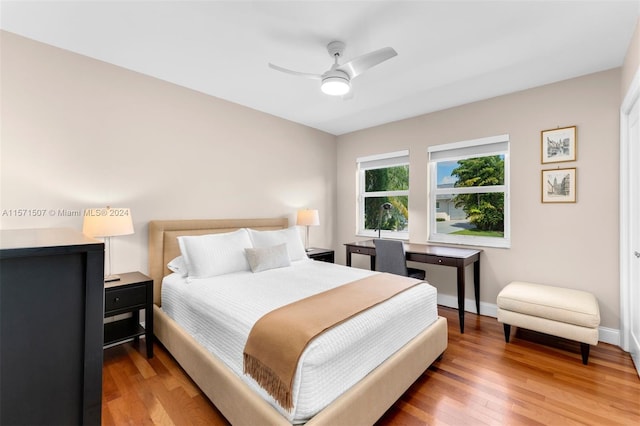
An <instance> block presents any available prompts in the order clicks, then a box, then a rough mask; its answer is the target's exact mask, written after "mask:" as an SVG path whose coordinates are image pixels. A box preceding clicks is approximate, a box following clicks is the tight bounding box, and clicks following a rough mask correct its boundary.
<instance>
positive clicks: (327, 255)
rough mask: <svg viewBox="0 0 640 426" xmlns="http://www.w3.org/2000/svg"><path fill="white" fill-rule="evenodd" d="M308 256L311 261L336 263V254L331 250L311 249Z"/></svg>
mask: <svg viewBox="0 0 640 426" xmlns="http://www.w3.org/2000/svg"><path fill="white" fill-rule="evenodd" d="M307 256H309V259H313V260H319V261H321V262H328V263H334V262H335V252H334V251H333V250H329V249H323V248H317V247H311V248H310V249H309V251H308V252H307Z"/></svg>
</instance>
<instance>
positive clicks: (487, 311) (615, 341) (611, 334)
mask: <svg viewBox="0 0 640 426" xmlns="http://www.w3.org/2000/svg"><path fill="white" fill-rule="evenodd" d="M438 305H442V306H446V307H448V308H454V309H458V298H457V297H456V296H451V295H448V294H439V293H438ZM464 310H465V311H466V312H472V313H474V314H475V313H477V312H476V302H475V301H474V300H473V299H465V300H464ZM480 313H481V315H485V316H488V317H492V318H497V317H498V307H497V306H496V305H495V304H493V303H486V302H480ZM598 340H599V341H600V342H603V343H609V344H611V345H616V346H620V330H616V329H614V328H608V327H598Z"/></svg>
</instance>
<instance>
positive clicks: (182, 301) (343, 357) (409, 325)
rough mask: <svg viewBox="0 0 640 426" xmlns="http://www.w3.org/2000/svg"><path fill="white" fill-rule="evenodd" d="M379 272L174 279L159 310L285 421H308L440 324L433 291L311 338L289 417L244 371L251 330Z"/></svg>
mask: <svg viewBox="0 0 640 426" xmlns="http://www.w3.org/2000/svg"><path fill="white" fill-rule="evenodd" d="M375 273H376V272H371V271H367V270H363V269H357V268H348V267H345V266H341V265H335V264H330V263H325V262H316V261H312V260H301V261H296V262H292V264H291V266H289V267H285V268H278V269H271V270H268V271H263V272H260V273H255V274H254V273H252V272H247V271H242V272H236V273H232V274H227V275H221V276H216V277H212V278H206V279H189V280H187V279H186V278H183V277H180V276H179V275H178V274H171V275H169V276H167V277H165V278H164V281H163V285H162V309H163V310H164V311H165V312H166V313H167V314H168V315H169V316H170V317H171V318H173V319H174V320H175V321H176V322H177V323H178V324H180V325H181V326H182V327H183V328H184V329H185V330H186V331H187V332H189V333H190V334H191V335H192V336H193V337H194V338H195V339H196V340H197V341H198V342H199V343H200V344H202V345H203V346H204V347H205V348H207V349H208V350H209V351H210V352H212V353H213V354H214V355H216V356H217V357H218V358H220V359H221V360H222V361H223V362H224V363H225V364H226V365H227V366H228V367H229V368H230V369H231V370H232V371H234V372H235V373H236V374H237V375H238V376H240V377H241V378H242V379H243V380H244V381H245V382H246V383H247V384H249V386H250V387H251V388H253V389H254V390H255V391H256V392H258V393H259V394H260V395H261V396H263V397H264V398H265V399H266V400H267V401H269V403H270V404H271V405H273V406H274V407H275V408H276V409H277V410H278V411H279V412H280V413H282V415H283V416H284V417H286V418H287V419H288V420H289V421H291V422H292V423H303V422H305V421H307V420H308V419H309V418H311V417H313V415H315V414H316V413H317V412H318V411H320V410H321V409H322V408H324V407H325V406H326V405H328V404H329V403H331V402H332V401H333V400H334V399H335V398H337V397H338V396H340V395H341V394H342V393H343V392H344V391H345V390H347V389H348V388H349V387H351V386H352V385H353V384H355V383H357V382H358V381H359V380H360V379H361V378H362V377H364V376H365V375H366V374H367V373H368V372H369V371H371V370H372V369H374V368H375V367H376V366H377V365H379V364H380V363H382V362H383V361H384V360H385V359H386V358H388V357H389V356H390V355H392V354H393V353H394V352H396V351H397V350H398V349H400V348H401V347H402V346H403V345H404V344H405V343H406V342H408V341H409V340H411V339H412V338H414V337H415V336H416V335H418V334H419V332H420V331H421V330H423V329H425V328H426V327H428V326H429V325H431V324H432V323H433V322H434V321H435V320H436V319H437V316H438V313H437V306H436V289H435V288H434V287H432V286H431V285H429V284H426V283H425V284H421V285H418V286H415V287H413V288H412V289H410V290H407V291H405V292H403V293H401V294H399V295H397V296H395V297H393V298H392V299H390V300H388V301H387V302H385V303H383V304H380V305H377V306H375V307H373V308H371V309H369V310H367V311H365V312H363V313H362V314H360V315H358V316H356V317H354V318H352V319H350V320H348V321H345V322H344V323H342V324H340V325H338V326H336V327H334V328H332V329H331V330H329V331H327V332H326V333H324V334H322V335H320V336H318V337H317V338H316V339H314V340H313V341H312V342H311V343H310V344H309V346H308V347H307V348H306V349H305V351H304V353H303V354H302V356H301V358H300V362H299V364H298V369H297V372H296V378H295V379H294V386H293V402H294V408H293V409H292V410H291V412H288V411H286V410H284V409H283V408H282V407H280V406H279V404H278V403H276V402H275V401H274V400H273V398H272V397H271V396H269V395H268V394H267V393H266V392H265V391H264V390H263V389H262V388H261V387H260V386H259V385H258V384H257V383H256V382H255V381H254V380H253V379H252V378H251V377H249V376H246V375H244V374H243V372H242V370H243V368H242V363H243V357H242V352H243V349H244V345H245V343H246V341H247V337H248V335H249V331H250V330H251V327H252V326H253V324H254V323H255V322H256V321H257V320H258V319H259V318H260V317H262V316H263V315H264V314H266V313H268V312H270V311H272V310H273V309H276V308H278V307H280V306H283V305H286V304H288V303H291V302H294V301H295V300H298V299H301V298H304V297H307V296H310V295H312V294H316V293H319V292H322V291H325V290H327V289H330V288H333V287H337V286H339V285H341V284H345V283H348V282H351V281H354V280H357V279H360V278H364V277H366V276H368V275H371V274H375Z"/></svg>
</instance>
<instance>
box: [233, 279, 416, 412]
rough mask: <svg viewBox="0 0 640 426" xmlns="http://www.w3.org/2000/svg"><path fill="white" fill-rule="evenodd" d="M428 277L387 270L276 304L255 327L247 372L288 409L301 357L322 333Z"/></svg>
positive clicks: (246, 358) (246, 354) (247, 349)
mask: <svg viewBox="0 0 640 426" xmlns="http://www.w3.org/2000/svg"><path fill="white" fill-rule="evenodd" d="M421 282H423V281H420V280H417V279H414V278H407V277H402V276H399V275H391V274H386V273H381V274H376V275H372V276H370V277H367V278H363V279H360V280H357V281H353V282H351V283H348V284H345V285H342V286H340V287H336V288H334V289H331V290H328V291H325V292H323V293H319V294H316V295H314V296H310V297H307V298H305V299H302V300H299V301H297V302H294V303H291V304H289V305H286V306H282V307H280V308H278V309H275V310H273V311H271V312H269V313H268V314H266V315H264V316H263V317H262V318H260V319H259V320H258V321H257V322H256V323H255V324H254V326H253V328H252V329H251V332H250V333H249V338H248V340H247V344H246V346H245V348H244V372H245V374H249V375H250V376H251V377H253V378H254V379H255V380H256V381H257V382H258V383H259V384H260V386H262V387H263V388H264V389H265V390H266V391H267V392H269V394H270V395H271V396H273V398H274V399H275V400H276V401H278V403H279V404H280V405H281V406H282V407H283V408H285V409H286V410H291V408H293V399H292V395H291V392H292V386H293V376H294V374H295V371H296V367H297V364H298V359H299V358H300V355H302V352H303V351H304V349H305V347H306V346H307V344H308V343H309V342H310V341H311V340H312V339H313V338H314V337H316V336H317V335H319V334H320V333H322V332H323V331H325V330H327V329H328V328H331V327H334V326H336V325H338V324H340V323H342V322H343V321H346V320H347V319H349V318H351V317H353V316H354V315H356V314H358V313H360V312H362V311H364V310H367V309H369V308H371V307H372V306H375V305H377V304H379V303H382V302H384V301H385V300H387V299H389V298H391V297H393V296H395V295H396V294H398V293H401V292H403V291H405V290H407V289H409V288H411V287H413V286H415V285H416V284H419V283H421Z"/></svg>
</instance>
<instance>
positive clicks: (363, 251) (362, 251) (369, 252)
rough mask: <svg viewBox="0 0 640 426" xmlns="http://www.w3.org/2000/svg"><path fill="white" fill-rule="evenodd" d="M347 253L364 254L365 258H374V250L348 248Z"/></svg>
mask: <svg viewBox="0 0 640 426" xmlns="http://www.w3.org/2000/svg"><path fill="white" fill-rule="evenodd" d="M349 253H355V254H366V255H367V256H375V255H376V249H374V248H367V247H349Z"/></svg>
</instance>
